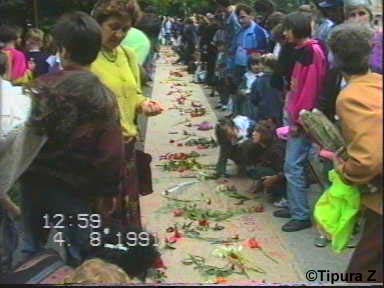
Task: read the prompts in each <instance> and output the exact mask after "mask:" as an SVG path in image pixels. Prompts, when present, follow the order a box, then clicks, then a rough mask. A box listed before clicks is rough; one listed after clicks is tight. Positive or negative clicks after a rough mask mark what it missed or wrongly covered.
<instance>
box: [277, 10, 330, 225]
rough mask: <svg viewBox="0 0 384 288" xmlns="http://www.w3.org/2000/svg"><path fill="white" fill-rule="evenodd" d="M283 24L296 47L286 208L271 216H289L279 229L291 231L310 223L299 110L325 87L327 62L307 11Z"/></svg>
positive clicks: (307, 145) (307, 146) (305, 141)
mask: <svg viewBox="0 0 384 288" xmlns="http://www.w3.org/2000/svg"><path fill="white" fill-rule="evenodd" d="M283 26H284V36H285V37H286V41H287V42H288V43H291V44H293V45H294V46H295V53H296V55H297V57H296V59H295V65H294V68H293V72H292V76H291V85H290V91H289V92H288V94H287V101H286V102H287V103H286V105H285V112H286V115H287V124H288V131H289V133H288V140H287V149H286V151H285V164H284V174H285V177H286V179H287V196H288V201H289V210H279V211H275V213H274V216H275V217H280V218H291V220H290V221H289V222H287V223H286V224H285V225H283V227H282V230H283V231H285V232H294V231H299V230H303V229H306V228H309V227H311V226H312V223H311V210H310V207H309V204H308V193H309V189H308V188H309V182H308V178H307V172H306V171H307V170H306V167H307V163H308V159H309V156H310V150H311V148H312V143H311V141H310V139H309V138H308V137H307V136H306V135H305V134H304V132H303V129H302V128H301V126H300V123H299V113H300V111H301V110H303V109H305V110H312V109H314V108H316V107H317V105H318V100H319V96H320V95H321V93H322V92H323V89H324V84H325V79H326V74H327V69H328V62H327V56H326V55H325V53H324V50H323V47H322V45H321V43H319V41H317V40H314V39H311V35H312V16H311V15H310V14H307V13H302V12H295V13H291V14H289V15H288V16H287V17H286V18H285V19H284V23H283Z"/></svg>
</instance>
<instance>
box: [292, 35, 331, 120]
mask: <svg viewBox="0 0 384 288" xmlns="http://www.w3.org/2000/svg"><path fill="white" fill-rule="evenodd" d="M296 49H297V50H298V51H297V52H298V53H297V55H298V58H297V60H296V63H295V66H294V68H293V72H292V81H291V91H290V93H288V95H289V99H288V106H287V111H288V113H289V116H290V119H291V120H292V121H293V123H292V124H299V123H298V120H299V114H300V111H301V110H303V109H305V110H308V111H311V110H312V109H314V108H316V106H317V104H318V99H319V96H320V95H321V93H322V91H323V89H324V83H325V77H326V73H327V69H328V60H327V56H326V55H325V52H324V50H323V48H322V46H321V45H320V44H319V42H318V41H317V40H313V39H312V40H310V41H308V42H306V43H304V44H303V45H302V46H300V47H296Z"/></svg>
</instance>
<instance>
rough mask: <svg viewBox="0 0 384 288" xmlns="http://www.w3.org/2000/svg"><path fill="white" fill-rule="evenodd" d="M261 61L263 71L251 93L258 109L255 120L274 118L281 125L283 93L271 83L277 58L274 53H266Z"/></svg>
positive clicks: (251, 98)
mask: <svg viewBox="0 0 384 288" xmlns="http://www.w3.org/2000/svg"><path fill="white" fill-rule="evenodd" d="M260 63H261V67H262V68H261V70H262V71H263V73H262V74H261V75H260V76H259V77H257V78H256V80H255V81H254V82H253V85H252V89H251V93H250V100H251V103H252V104H253V105H254V106H255V107H256V108H257V111H258V113H257V118H256V119H255V120H256V122H258V121H261V120H267V119H273V120H274V121H276V123H278V124H279V125H280V124H281V123H282V114H283V106H284V100H283V93H282V91H280V90H278V89H276V88H274V87H272V85H271V84H272V77H273V73H274V72H275V67H276V64H277V60H276V59H275V58H274V57H273V55H272V54H271V55H264V56H262V58H261V61H260Z"/></svg>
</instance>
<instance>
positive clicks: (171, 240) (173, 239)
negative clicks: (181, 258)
mask: <svg viewBox="0 0 384 288" xmlns="http://www.w3.org/2000/svg"><path fill="white" fill-rule="evenodd" d="M182 237H183V235H182V234H181V233H180V232H179V230H178V229H175V232H174V234H173V236H171V237H168V238H167V241H168V242H169V243H171V244H172V243H176V242H177V241H179V240H180V239H181V238H182Z"/></svg>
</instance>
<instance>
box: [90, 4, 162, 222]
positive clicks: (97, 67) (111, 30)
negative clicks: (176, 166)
mask: <svg viewBox="0 0 384 288" xmlns="http://www.w3.org/2000/svg"><path fill="white" fill-rule="evenodd" d="M92 16H93V17H94V18H95V19H96V21H97V22H98V23H99V24H100V26H101V28H102V35H103V37H102V48H101V51H100V52H99V55H98V57H97V59H96V61H95V62H94V63H93V64H92V66H91V71H92V72H93V73H95V74H96V75H97V76H98V77H99V78H100V79H101V81H102V82H103V83H104V84H105V85H106V86H107V87H108V88H109V89H111V90H112V91H113V92H114V94H115V95H116V98H117V102H118V106H119V110H120V117H121V125H122V129H123V135H124V142H125V154H126V157H125V159H126V162H127V170H128V171H127V175H128V177H127V179H126V183H125V184H124V186H125V187H124V188H123V190H124V193H123V194H124V199H120V200H121V201H119V204H118V205H120V204H121V205H122V206H123V207H125V208H123V210H122V211H123V213H124V215H127V218H126V221H127V222H128V223H130V224H132V225H136V226H138V227H140V226H141V220H140V205H139V194H147V193H150V192H152V191H151V183H149V185H146V184H144V186H146V187H144V188H143V185H141V184H142V183H141V182H140V183H139V179H142V178H143V175H140V177H138V174H137V168H138V167H137V163H138V160H139V159H138V158H137V157H136V155H137V153H138V152H137V151H136V150H135V143H136V141H137V137H138V134H139V128H138V126H137V122H136V120H137V116H138V115H139V114H143V115H145V116H155V115H158V114H160V113H161V112H162V111H163V108H162V106H161V105H160V103H158V102H156V101H151V100H149V99H148V98H146V97H145V96H144V95H143V93H142V91H141V82H140V81H141V79H140V72H139V71H140V70H139V65H138V63H137V59H136V56H135V54H134V52H133V51H132V50H130V49H128V48H125V47H122V46H121V45H120V44H121V42H122V41H123V39H124V38H125V36H126V35H127V33H128V31H129V30H130V29H131V27H132V26H134V25H135V23H136V22H137V21H138V19H139V17H140V9H139V6H138V4H137V3H136V1H132V0H131V1H126V0H100V1H98V2H97V3H96V5H95V7H94V9H93V11H92ZM140 155H143V153H140ZM139 161H140V160H139ZM148 161H150V160H148V159H146V162H147V164H148ZM146 166H147V168H148V166H149V164H148V165H146ZM146 171H147V172H146V174H147V175H145V176H144V177H147V179H148V178H149V182H150V176H149V177H148V174H150V170H149V168H148V169H146ZM147 184H148V183H147ZM139 186H140V187H139ZM144 189H146V190H148V191H143V190H144ZM122 206H121V207H122Z"/></svg>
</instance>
